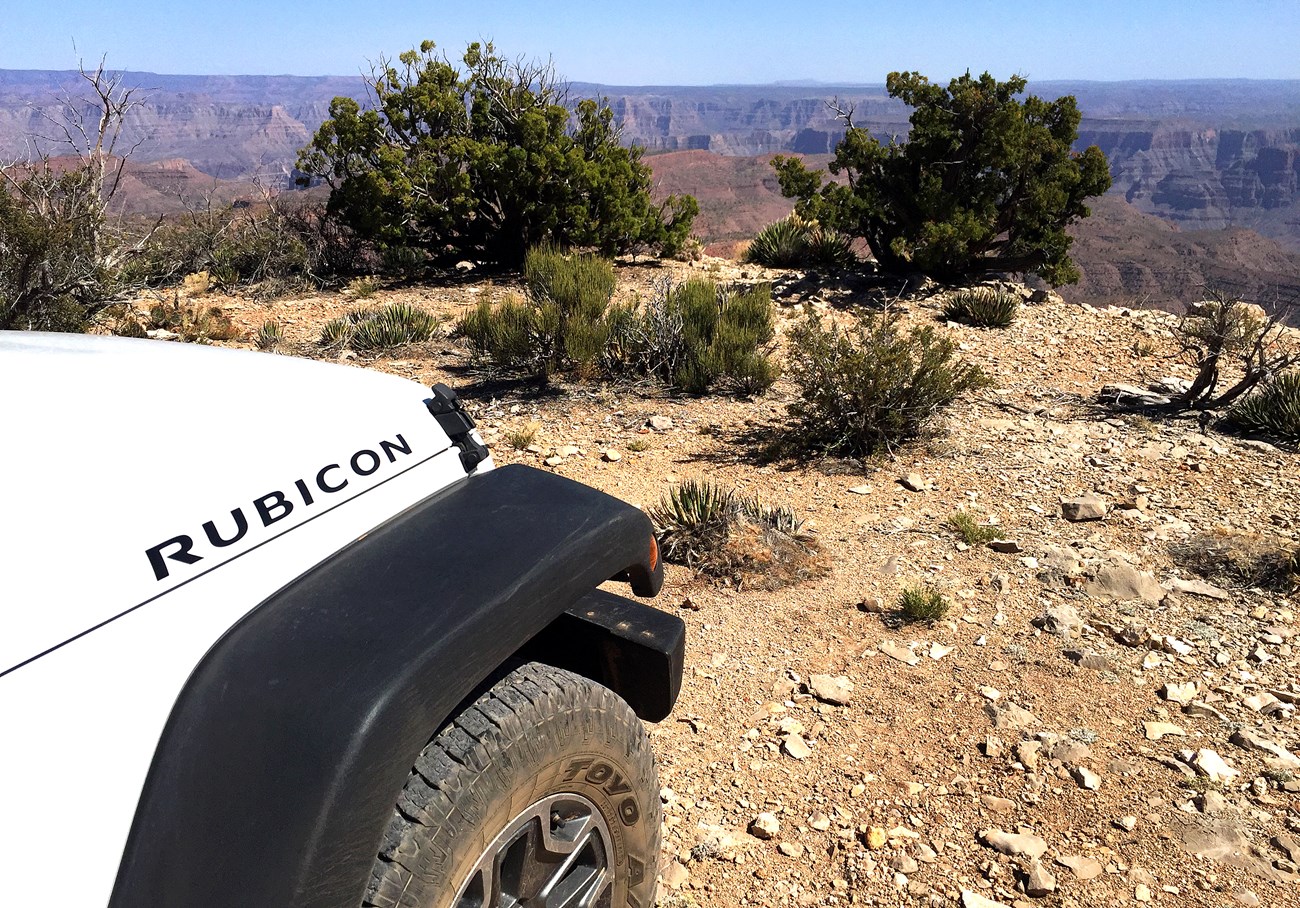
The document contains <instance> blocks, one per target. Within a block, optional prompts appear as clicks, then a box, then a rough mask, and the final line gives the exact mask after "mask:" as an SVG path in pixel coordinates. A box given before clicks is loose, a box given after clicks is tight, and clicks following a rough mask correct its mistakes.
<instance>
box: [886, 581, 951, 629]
mask: <svg viewBox="0 0 1300 908" xmlns="http://www.w3.org/2000/svg"><path fill="white" fill-rule="evenodd" d="M898 607H899V610H900V611H902V613H903V617H905V618H906V619H907V620H909V621H938V620H939V619H940V618H942V617H943V616H944V615H946V614H948V600H947V599H945V598H944V597H943V594H942V593H940V592H939V591H938V590H936V589H934V588H933V587H915V586H909V587H904V589H903V592H902V595H900V596H899V598H898Z"/></svg>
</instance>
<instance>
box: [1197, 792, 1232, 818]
mask: <svg viewBox="0 0 1300 908" xmlns="http://www.w3.org/2000/svg"><path fill="white" fill-rule="evenodd" d="M1196 806H1197V807H1199V808H1200V809H1201V813H1203V814H1205V815H1206V816H1209V817H1217V816H1219V815H1221V814H1223V813H1226V812H1227V810H1228V799H1227V798H1225V797H1224V796H1223V795H1221V794H1219V793H1218V792H1217V791H1215V790H1214V789H1212V788H1211V789H1210V790H1209V791H1207V792H1205V793H1204V794H1202V795H1201V796H1200V797H1198V798H1197V799H1196Z"/></svg>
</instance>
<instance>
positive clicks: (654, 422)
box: [645, 416, 673, 432]
mask: <svg viewBox="0 0 1300 908" xmlns="http://www.w3.org/2000/svg"><path fill="white" fill-rule="evenodd" d="M645 424H646V426H647V427H648V428H651V429H654V430H655V431H656V432H667V431H668V430H669V429H671V428H672V427H673V420H672V417H670V416H651V417H650V418H649V419H647V420H646V421H645Z"/></svg>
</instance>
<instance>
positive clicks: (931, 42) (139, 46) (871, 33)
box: [0, 0, 1300, 87]
mask: <svg viewBox="0 0 1300 908" xmlns="http://www.w3.org/2000/svg"><path fill="white" fill-rule="evenodd" d="M211 10H212V8H211V7H210V6H207V5H205V6H203V7H200V6H199V5H198V4H197V3H190V2H186V0H177V2H171V3H166V4H164V3H162V2H160V0H121V2H119V3H115V4H112V5H111V6H110V5H106V4H103V3H102V2H91V0H55V2H54V9H53V10H51V8H50V6H49V5H48V4H22V5H19V6H17V7H15V8H14V9H13V10H11V11H10V12H9V13H8V14H7V16H6V18H7V22H6V29H5V31H4V33H3V34H2V35H0V63H2V64H3V65H4V67H5V68H7V69H14V70H46V71H66V70H69V69H74V68H75V67H76V65H77V61H78V59H79V58H80V59H82V60H84V61H86V63H87V64H92V65H93V63H94V62H96V61H98V60H99V59H100V57H101V56H106V57H107V59H108V65H109V67H111V68H112V69H114V70H127V71H132V72H144V73H153V74H158V75H173V74H174V75H197V76H204V75H223V76H226V75H241V76H278V75H285V76H297V77H301V78H329V77H340V76H342V77H349V76H356V75H359V74H361V73H362V72H363V71H365V70H366V69H367V61H368V60H373V59H377V58H378V57H380V56H385V55H387V56H390V57H392V56H396V55H397V54H398V53H400V52H401V51H402V50H404V49H406V48H409V47H412V46H414V45H417V44H418V43H419V42H420V41H421V40H423V39H425V38H430V39H432V40H434V41H437V42H438V44H439V47H440V49H441V50H443V51H445V52H447V53H448V55H449V56H451V57H452V58H456V57H458V56H459V54H460V53H461V52H462V51H463V50H464V47H465V45H466V44H467V43H469V42H470V41H479V40H488V39H491V40H494V41H495V43H496V45H497V48H498V49H499V50H500V51H501V52H502V53H503V54H505V55H506V56H508V57H520V56H521V57H525V58H530V59H532V58H540V59H546V58H548V57H549V58H550V59H552V60H553V61H554V63H555V66H556V70H557V72H558V73H559V74H560V75H561V76H563V77H564V78H565V79H566V80H568V81H571V82H583V83H589V84H596V85H609V86H628V87H655V86H664V87H712V86H727V85H739V86H766V85H779V84H781V83H785V84H786V85H787V86H790V83H805V85H807V84H818V85H825V86H867V87H870V86H876V85H880V84H882V83H883V81H884V77H885V75H886V74H887V73H889V72H891V71H895V70H916V71H919V72H921V73H924V74H925V75H927V76H929V77H930V78H931V79H934V80H936V81H946V80H947V79H949V78H951V77H953V76H955V75H959V74H961V73H962V72H965V71H967V70H970V71H971V72H974V73H979V72H983V71H988V72H990V73H992V74H993V75H995V76H997V77H998V78H1001V79H1005V78H1006V77H1008V76H1010V75H1012V74H1019V75H1023V76H1025V77H1026V78H1028V79H1029V80H1031V81H1033V82H1131V81H1204V80H1220V79H1246V80H1252V81H1294V80H1298V79H1300V55H1298V54H1296V53H1295V47H1296V45H1297V43H1300V15H1297V7H1296V5H1295V3H1294V2H1293V0H1247V2H1241V3H1233V4H1224V3H1221V2H1210V0H1181V2H1175V0H1149V2H1143V3H1132V2H1121V0H1094V2H1093V3H1090V4H1080V3H1078V2H1077V0H1075V2H1069V3H1066V2H1043V3H1039V4H1037V5H1036V6H1034V7H1033V8H1016V7H1014V6H1012V5H1010V4H1006V3H1005V2H1002V3H995V2H991V0H975V2H970V3H965V4H962V5H960V6H954V5H951V4H948V3H944V2H940V0H914V2H912V3H911V4H908V5H906V6H900V5H899V4H896V3H883V2H875V0H871V2H848V0H827V2H824V3H822V4H821V5H819V6H817V7H816V8H809V9H807V10H796V11H792V10H791V8H790V6H789V4H783V3H778V2H776V0H747V2H744V3H740V2H736V0H721V2H718V3H714V4H711V5H709V6H708V7H707V8H705V7H702V6H701V5H700V4H698V3H688V2H685V0H661V2H660V3H659V4H656V5H655V7H654V16H653V18H651V17H649V16H647V15H646V12H645V8H644V7H642V6H638V7H636V8H629V7H627V6H625V5H620V4H614V3H609V2H596V0H572V2H570V3H569V4H567V5H566V6H565V7H564V9H563V11H562V12H559V13H555V14H551V15H544V16H541V15H538V8H537V7H536V6H535V5H534V4H527V5H526V4H523V3H519V2H515V0H510V2H493V0H483V2H481V3H479V4H477V5H475V6H473V7H472V8H470V7H468V6H458V7H450V8H436V7H433V6H431V5H430V4H428V3H427V2H417V0H390V2H389V3H388V4H386V5H385V6H384V7H383V15H382V16H367V15H358V13H357V11H356V8H355V7H354V6H352V5H350V4H347V3H344V2H343V0H318V2H317V3H315V4H314V5H312V6H311V7H310V8H309V10H306V11H305V10H304V9H303V8H302V7H296V6H288V7H286V6H285V5H274V4H270V5H268V4H265V3H260V2H258V3H255V2H252V0H227V2H226V3H224V4H222V5H221V7H220V13H221V15H220V16H219V17H215V16H213V15H212V12H211ZM52 12H53V14H54V15H52ZM55 20H57V21H58V22H59V23H60V24H59V25H52V24H51V23H52V21H55ZM193 22H198V23H201V24H200V25H199V26H198V27H197V29H196V28H195V27H193V26H191V25H190V24H189V23H193ZM196 35H198V36H199V39H198V40H196ZM791 87H794V86H791Z"/></svg>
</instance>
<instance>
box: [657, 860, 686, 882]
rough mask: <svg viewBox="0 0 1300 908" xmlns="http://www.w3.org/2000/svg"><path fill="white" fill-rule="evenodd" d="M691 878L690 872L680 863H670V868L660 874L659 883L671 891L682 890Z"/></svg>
mask: <svg viewBox="0 0 1300 908" xmlns="http://www.w3.org/2000/svg"><path fill="white" fill-rule="evenodd" d="M690 878H691V872H690V870H688V869H687V868H686V866H685V865H684V864H682V863H681V862H679V861H669V862H668V866H667V867H665V868H664V869H663V870H661V871H660V872H659V882H660V883H663V884H664V885H665V886H667V887H668V888H669V889H681V888H682V887H683V886H685V885H686V882H687V880H689V879H690Z"/></svg>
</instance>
